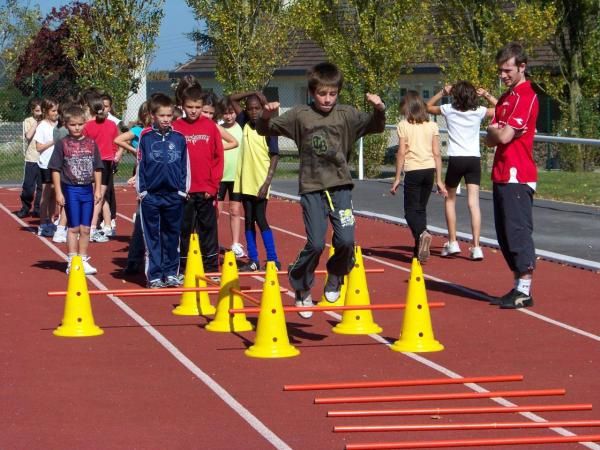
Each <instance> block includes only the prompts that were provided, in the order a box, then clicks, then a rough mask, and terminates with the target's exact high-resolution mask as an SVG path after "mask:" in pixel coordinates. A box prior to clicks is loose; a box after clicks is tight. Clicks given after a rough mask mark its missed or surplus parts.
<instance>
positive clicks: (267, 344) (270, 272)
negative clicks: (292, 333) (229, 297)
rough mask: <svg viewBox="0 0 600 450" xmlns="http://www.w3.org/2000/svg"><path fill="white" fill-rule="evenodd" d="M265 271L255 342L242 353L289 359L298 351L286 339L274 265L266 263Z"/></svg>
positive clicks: (259, 356) (285, 328)
mask: <svg viewBox="0 0 600 450" xmlns="http://www.w3.org/2000/svg"><path fill="white" fill-rule="evenodd" d="M266 271H267V274H266V276H265V283H264V285H263V293H262V298H261V302H260V313H259V315H258V324H257V325H256V341H255V342H254V345H253V346H251V347H250V348H249V349H248V350H246V351H245V352H244V353H246V355H247V356H251V357H253V358H290V357H292V356H296V355H299V354H300V351H299V350H298V349H297V348H296V347H294V346H293V345H291V344H290V340H289V338H288V333H287V327H286V323H285V314H284V312H283V305H282V302H281V292H280V289H279V280H278V279H277V267H276V266H275V263H274V262H272V261H269V262H267V269H266Z"/></svg>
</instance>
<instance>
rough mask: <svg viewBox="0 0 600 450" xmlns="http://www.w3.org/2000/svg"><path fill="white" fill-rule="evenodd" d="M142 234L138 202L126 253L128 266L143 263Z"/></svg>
mask: <svg viewBox="0 0 600 450" xmlns="http://www.w3.org/2000/svg"><path fill="white" fill-rule="evenodd" d="M144 254H145V247H144V234H143V233H142V221H141V218H140V206H139V204H138V207H137V210H136V215H135V222H134V223H133V233H132V234H131V240H130V241H129V252H128V253H127V266H128V267H141V265H142V264H143V263H144Z"/></svg>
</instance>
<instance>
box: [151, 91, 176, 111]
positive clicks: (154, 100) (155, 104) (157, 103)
mask: <svg viewBox="0 0 600 450" xmlns="http://www.w3.org/2000/svg"><path fill="white" fill-rule="evenodd" d="M172 107H173V100H172V99H171V97H169V96H168V95H166V94H163V93H162V92H157V93H156V94H152V96H151V97H150V113H151V114H156V112H157V111H158V110H159V108H172Z"/></svg>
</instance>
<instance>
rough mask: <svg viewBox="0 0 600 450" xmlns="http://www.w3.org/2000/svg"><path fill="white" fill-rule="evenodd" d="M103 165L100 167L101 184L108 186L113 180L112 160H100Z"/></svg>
mask: <svg viewBox="0 0 600 450" xmlns="http://www.w3.org/2000/svg"><path fill="white" fill-rule="evenodd" d="M102 164H104V167H103V168H102V186H110V185H111V183H112V180H113V162H112V161H108V160H104V159H103V160H102Z"/></svg>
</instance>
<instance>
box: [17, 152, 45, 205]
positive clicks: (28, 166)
mask: <svg viewBox="0 0 600 450" xmlns="http://www.w3.org/2000/svg"><path fill="white" fill-rule="evenodd" d="M34 193H35V202H34ZM41 199H42V177H41V174H40V166H38V163H36V162H30V161H25V168H24V171H23V186H22V190H21V205H22V206H21V208H22V209H23V210H24V211H27V212H29V211H31V204H32V202H33V210H34V211H36V212H39V211H40V200H41Z"/></svg>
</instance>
